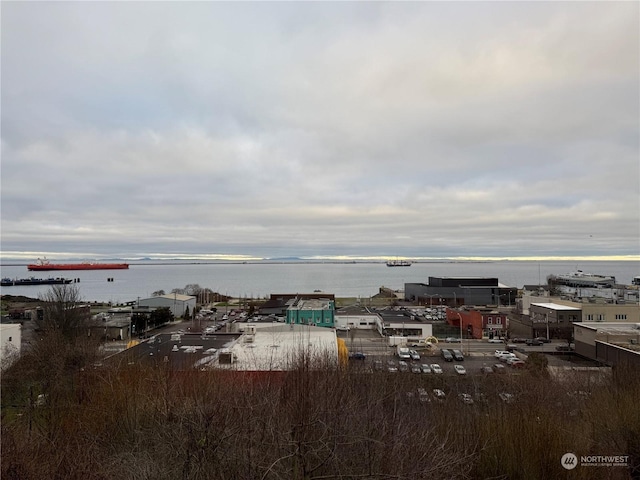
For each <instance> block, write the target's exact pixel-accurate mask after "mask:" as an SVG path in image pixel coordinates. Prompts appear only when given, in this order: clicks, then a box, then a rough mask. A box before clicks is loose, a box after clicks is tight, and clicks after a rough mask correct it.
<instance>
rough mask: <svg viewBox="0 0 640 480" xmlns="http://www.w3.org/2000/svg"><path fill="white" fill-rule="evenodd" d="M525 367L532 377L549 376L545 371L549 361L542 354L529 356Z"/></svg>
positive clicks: (534, 353)
mask: <svg viewBox="0 0 640 480" xmlns="http://www.w3.org/2000/svg"><path fill="white" fill-rule="evenodd" d="M525 365H526V367H527V370H529V371H530V372H531V373H532V374H533V375H534V376H542V377H545V376H547V375H549V372H548V371H547V366H548V365H549V360H547V357H546V356H545V355H544V354H543V353H538V352H533V353H531V354H529V357H528V358H527V361H526V363H525Z"/></svg>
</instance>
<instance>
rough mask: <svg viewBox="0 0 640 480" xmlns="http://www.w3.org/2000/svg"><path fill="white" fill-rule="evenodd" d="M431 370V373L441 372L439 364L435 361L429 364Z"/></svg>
mask: <svg viewBox="0 0 640 480" xmlns="http://www.w3.org/2000/svg"><path fill="white" fill-rule="evenodd" d="M431 371H432V372H433V373H442V367H440V365H438V364H437V363H432V364H431Z"/></svg>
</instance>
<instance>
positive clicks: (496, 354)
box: [493, 350, 511, 358]
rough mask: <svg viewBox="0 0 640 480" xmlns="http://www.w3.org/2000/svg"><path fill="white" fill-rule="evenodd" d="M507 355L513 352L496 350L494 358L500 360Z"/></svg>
mask: <svg viewBox="0 0 640 480" xmlns="http://www.w3.org/2000/svg"><path fill="white" fill-rule="evenodd" d="M505 353H511V352H507V351H506V350H496V351H495V352H493V356H494V357H496V358H500V357H501V356H502V355H504V354H505Z"/></svg>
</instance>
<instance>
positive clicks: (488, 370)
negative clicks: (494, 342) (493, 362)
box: [480, 367, 493, 374]
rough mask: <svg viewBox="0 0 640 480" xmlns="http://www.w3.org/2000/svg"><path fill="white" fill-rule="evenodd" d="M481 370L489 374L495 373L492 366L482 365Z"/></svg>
mask: <svg viewBox="0 0 640 480" xmlns="http://www.w3.org/2000/svg"><path fill="white" fill-rule="evenodd" d="M480 372H482V373H484V374H488V373H493V370H492V369H491V367H482V368H481V369H480Z"/></svg>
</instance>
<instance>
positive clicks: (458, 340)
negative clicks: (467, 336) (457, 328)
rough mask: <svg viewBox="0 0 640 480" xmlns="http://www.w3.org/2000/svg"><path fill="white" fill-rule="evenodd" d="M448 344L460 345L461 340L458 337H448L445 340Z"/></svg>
mask: <svg viewBox="0 0 640 480" xmlns="http://www.w3.org/2000/svg"><path fill="white" fill-rule="evenodd" d="M444 341H445V342H447V343H460V338H458V337H447V338H445V339H444Z"/></svg>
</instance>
